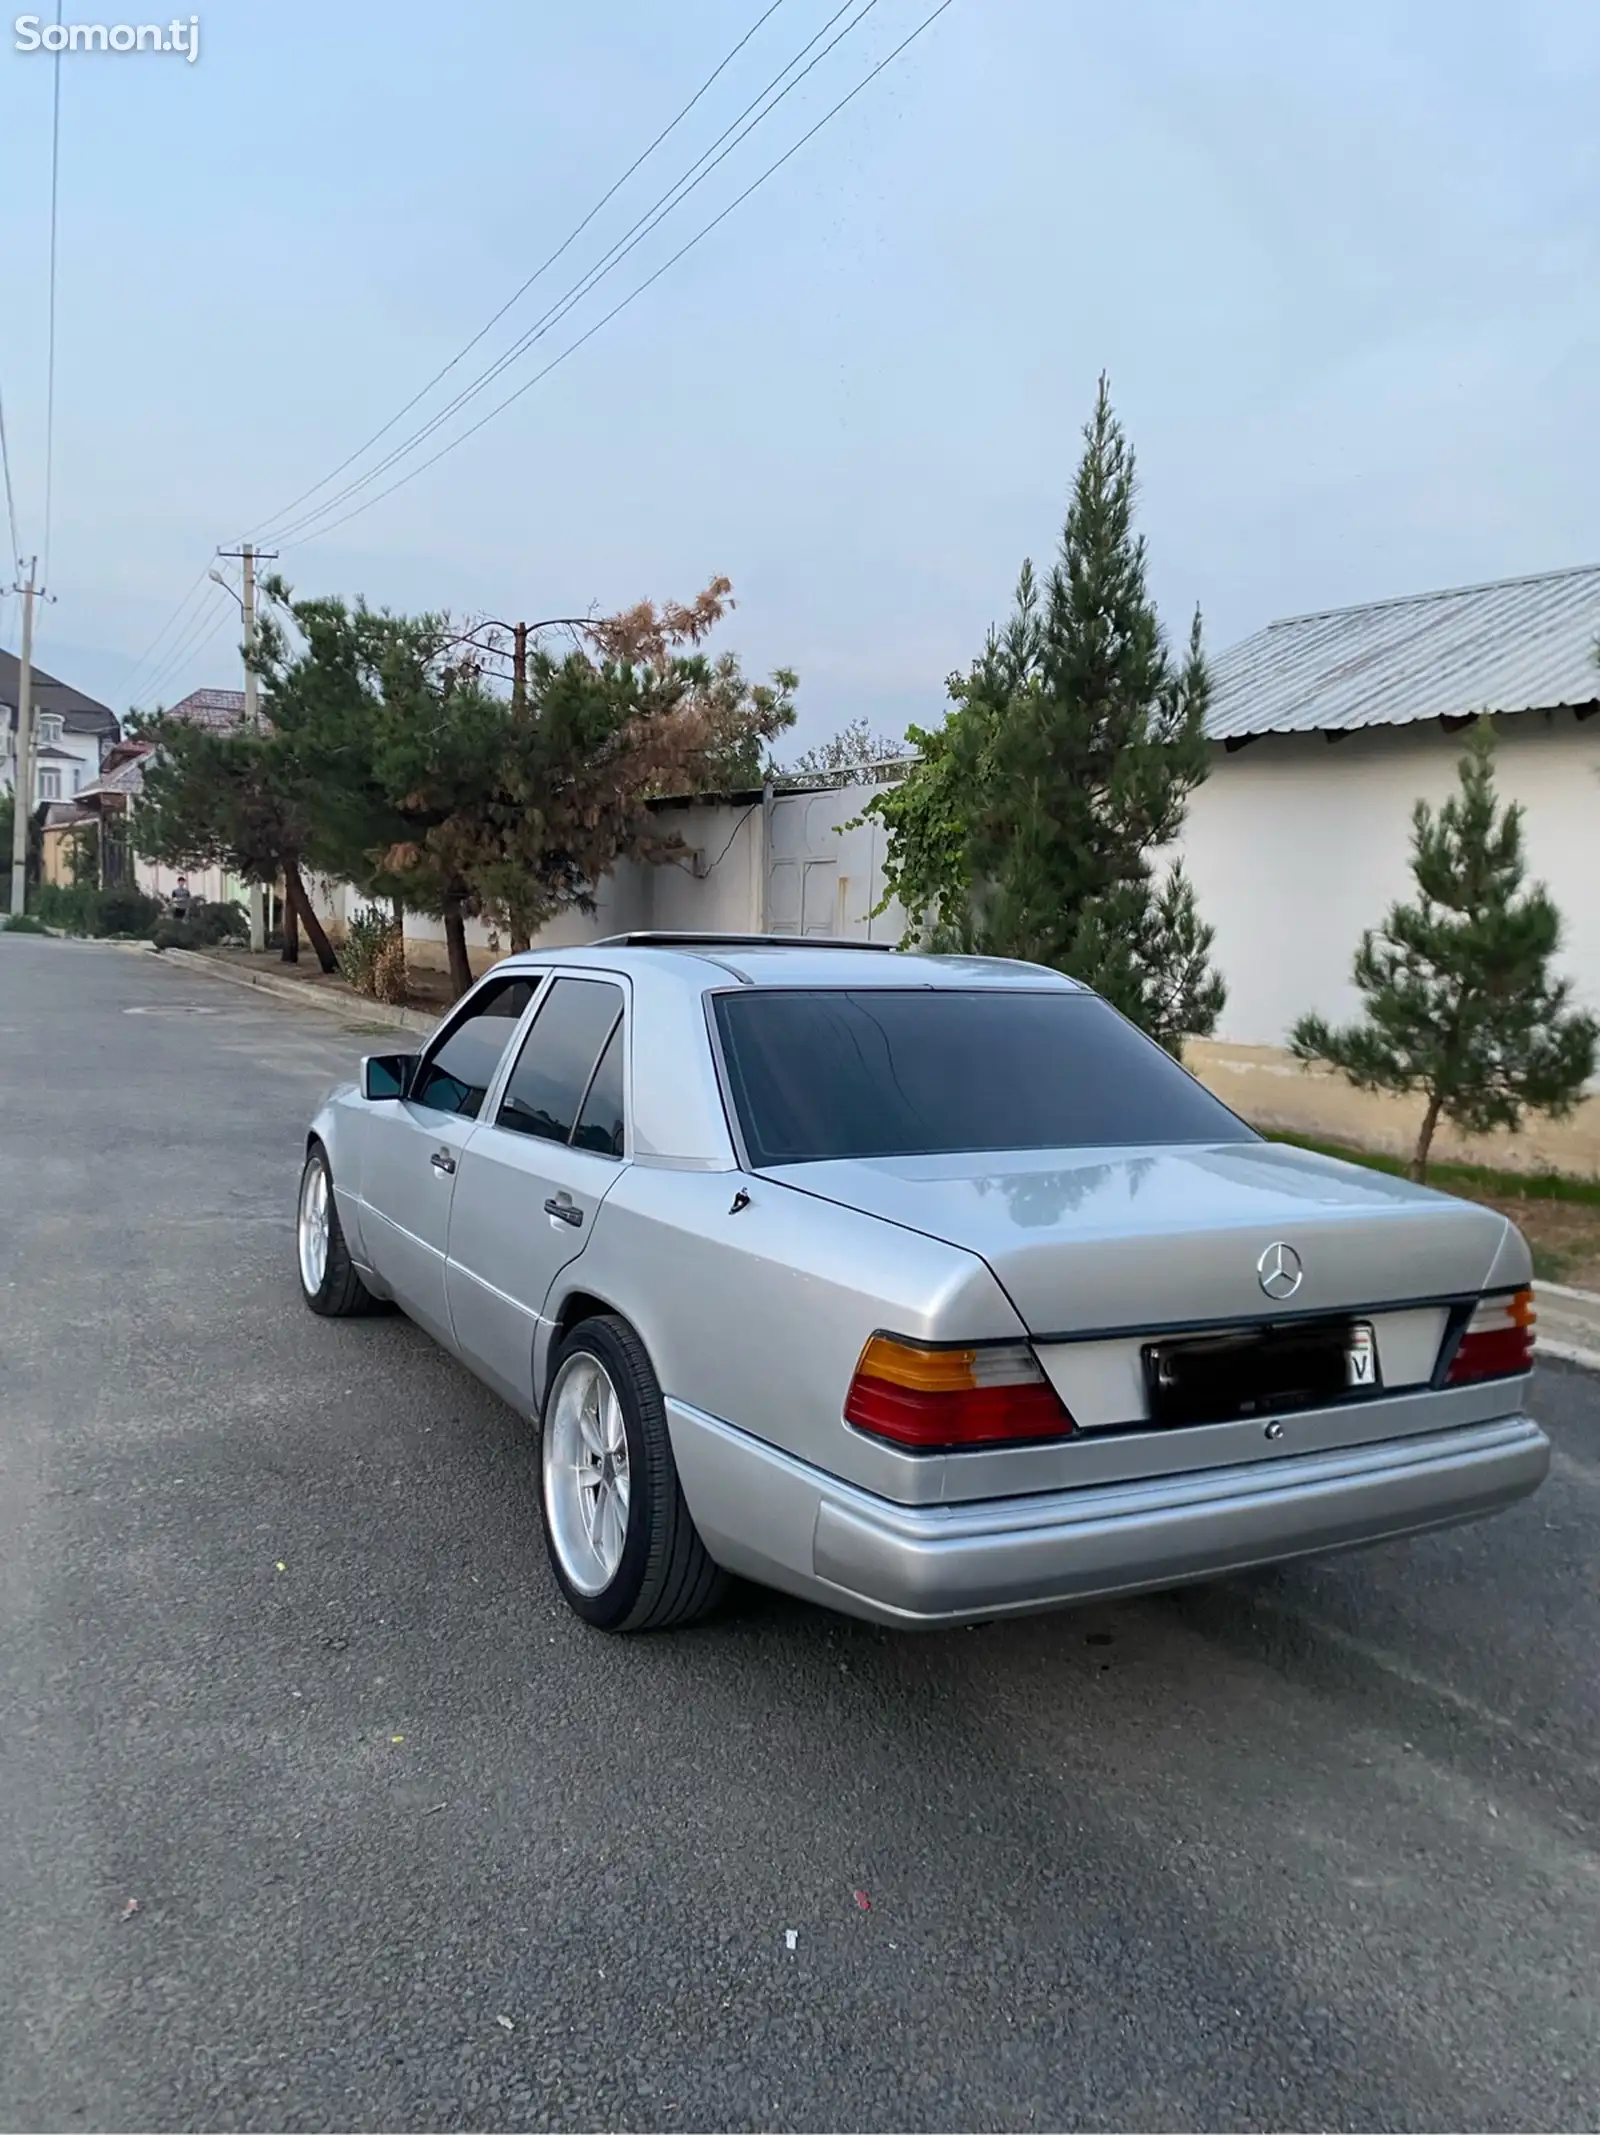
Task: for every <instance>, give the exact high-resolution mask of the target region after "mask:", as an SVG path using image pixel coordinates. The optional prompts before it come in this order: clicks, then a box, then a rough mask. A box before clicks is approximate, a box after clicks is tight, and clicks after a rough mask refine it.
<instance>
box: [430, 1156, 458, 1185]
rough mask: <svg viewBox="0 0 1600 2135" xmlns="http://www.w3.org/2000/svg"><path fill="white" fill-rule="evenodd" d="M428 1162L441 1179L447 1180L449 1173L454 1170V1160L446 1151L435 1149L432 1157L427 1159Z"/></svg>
mask: <svg viewBox="0 0 1600 2135" xmlns="http://www.w3.org/2000/svg"><path fill="white" fill-rule="evenodd" d="M428 1162H429V1163H430V1164H431V1165H432V1166H433V1168H434V1170H435V1171H436V1172H437V1173H438V1174H439V1176H440V1178H441V1179H447V1178H449V1176H450V1174H451V1172H453V1171H454V1170H455V1168H456V1160H455V1158H454V1157H453V1156H452V1155H451V1154H450V1152H449V1150H448V1149H436V1150H435V1151H434V1152H433V1154H432V1156H431V1157H429V1159H428Z"/></svg>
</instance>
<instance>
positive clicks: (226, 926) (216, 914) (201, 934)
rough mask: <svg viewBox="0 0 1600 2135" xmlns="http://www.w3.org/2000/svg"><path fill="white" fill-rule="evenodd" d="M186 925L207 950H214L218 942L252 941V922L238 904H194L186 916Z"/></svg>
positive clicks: (199, 943)
mask: <svg viewBox="0 0 1600 2135" xmlns="http://www.w3.org/2000/svg"><path fill="white" fill-rule="evenodd" d="M184 923H185V925H187V927H188V928H189V931H190V933H191V934H193V936H194V938H195V941H196V943H197V944H198V945H199V946H200V947H202V948H206V949H210V948H214V947H215V946H216V944H217V943H218V942H225V941H248V940H249V939H250V921H249V919H248V917H247V916H246V914H245V912H244V909H243V907H242V906H240V905H236V904H192V905H190V907H189V909H188V911H187V912H186V913H185V914H184Z"/></svg>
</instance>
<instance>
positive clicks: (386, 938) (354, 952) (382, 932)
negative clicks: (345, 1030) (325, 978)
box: [339, 904, 400, 1000]
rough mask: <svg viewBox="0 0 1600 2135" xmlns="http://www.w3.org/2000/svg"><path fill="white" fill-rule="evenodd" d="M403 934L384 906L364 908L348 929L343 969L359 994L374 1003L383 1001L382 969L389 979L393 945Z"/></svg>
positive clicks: (343, 950)
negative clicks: (380, 989)
mask: <svg viewBox="0 0 1600 2135" xmlns="http://www.w3.org/2000/svg"><path fill="white" fill-rule="evenodd" d="M399 932H400V930H399V928H398V927H397V926H396V925H395V923H394V914H393V913H392V912H388V911H385V910H384V908H383V906H382V905H381V904H367V905H363V906H362V907H361V908H360V910H359V911H357V912H356V913H355V914H354V915H353V916H352V918H351V920H350V923H349V925H348V926H347V927H346V929H345V937H344V947H343V948H342V949H341V950H340V951H339V969H340V970H341V971H342V972H343V973H344V975H345V977H346V978H347V979H348V980H349V981H350V983H351V985H352V986H353V987H354V988H355V990H356V992H357V993H364V994H367V995H369V996H370V997H371V998H372V999H373V1000H377V999H378V998H379V994H378V984H379V976H380V966H381V967H382V973H383V977H384V978H385V980H387V979H388V977H389V974H390V972H391V971H392V968H393V963H394V949H393V944H394V942H395V941H396V939H397V938H398V936H399Z"/></svg>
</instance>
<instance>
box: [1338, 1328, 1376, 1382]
mask: <svg viewBox="0 0 1600 2135" xmlns="http://www.w3.org/2000/svg"><path fill="white" fill-rule="evenodd" d="M1344 1383H1345V1385H1346V1386H1350V1387H1356V1386H1376V1385H1377V1383H1378V1345H1377V1343H1376V1342H1375V1341H1374V1340H1373V1338H1372V1329H1371V1328H1370V1327H1369V1326H1368V1325H1367V1324H1366V1322H1365V1321H1361V1322H1358V1324H1357V1325H1356V1326H1354V1327H1352V1328H1351V1330H1350V1340H1349V1344H1348V1346H1347V1347H1346V1349H1345V1353H1344Z"/></svg>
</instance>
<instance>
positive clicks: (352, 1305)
mask: <svg viewBox="0 0 1600 2135" xmlns="http://www.w3.org/2000/svg"><path fill="white" fill-rule="evenodd" d="M295 1257H296V1260H297V1261H298V1263H299V1268H300V1294H301V1296H302V1297H303V1298H304V1299H305V1301H306V1303H307V1304H308V1305H309V1306H310V1307H311V1309H312V1311H313V1312H316V1313H320V1314H321V1316H322V1317H323V1318H324V1319H330V1320H342V1319H351V1318H353V1317H354V1316H355V1314H356V1313H358V1312H371V1311H373V1310H374V1309H375V1308H376V1306H377V1302H378V1301H377V1299H376V1298H375V1297H374V1296H373V1294H372V1292H371V1291H370V1290H369V1289H368V1288H367V1286H366V1284H365V1283H364V1282H363V1281H362V1280H361V1277H360V1276H359V1275H358V1274H357V1273H356V1271H355V1267H354V1265H353V1263H352V1262H351V1259H350V1248H349V1247H348V1246H347V1245H346V1244H345V1242H344V1229H343V1226H342V1225H341V1224H340V1222H339V1204H338V1202H337V1201H336V1200H335V1199H334V1195H333V1172H332V1170H331V1169H330V1168H329V1165H328V1152H327V1151H326V1150H325V1149H324V1148H323V1146H322V1144H321V1143H320V1142H313V1143H312V1145H311V1148H310V1150H309V1152H308V1154H307V1156H306V1168H305V1170H304V1171H303V1172H301V1174H300V1205H299V1212H298V1214H297V1216H296V1219H295Z"/></svg>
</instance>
